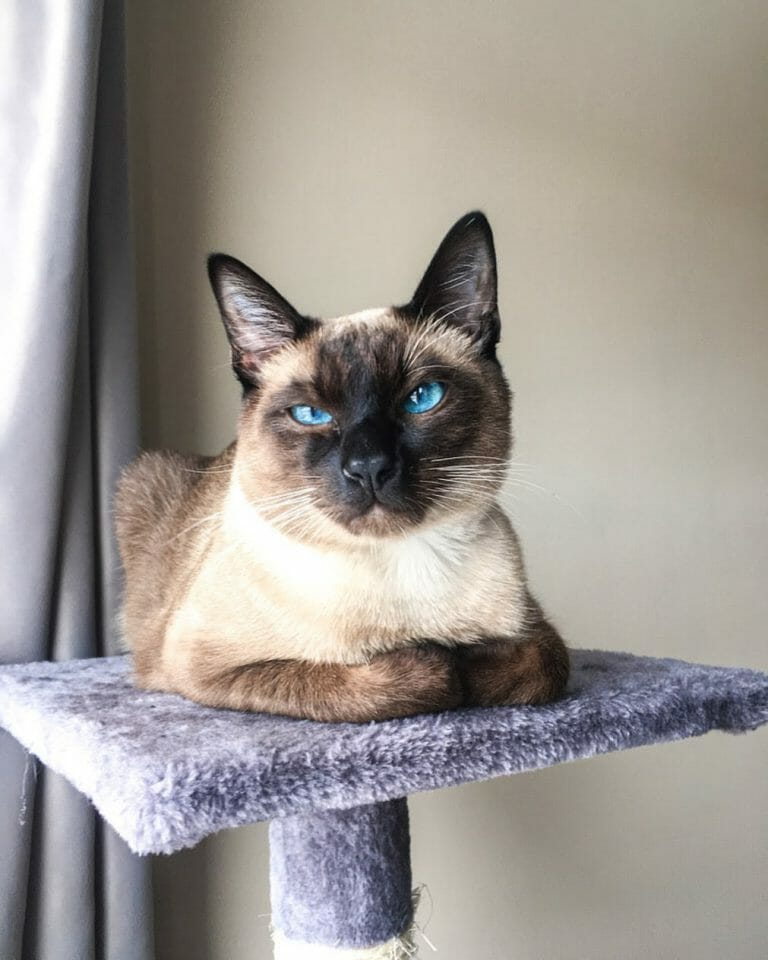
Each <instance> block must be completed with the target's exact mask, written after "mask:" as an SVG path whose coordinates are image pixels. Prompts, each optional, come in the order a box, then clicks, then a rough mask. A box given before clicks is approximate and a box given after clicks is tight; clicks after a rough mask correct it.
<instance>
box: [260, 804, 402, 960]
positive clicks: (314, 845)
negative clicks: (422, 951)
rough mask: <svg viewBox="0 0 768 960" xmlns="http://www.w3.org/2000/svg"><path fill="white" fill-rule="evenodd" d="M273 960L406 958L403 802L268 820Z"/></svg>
mask: <svg viewBox="0 0 768 960" xmlns="http://www.w3.org/2000/svg"><path fill="white" fill-rule="evenodd" d="M269 844H270V884H271V894H272V924H273V936H274V940H275V960H325V958H328V960H330V958H331V957H337V956H338V957H344V958H347V960H369V958H370V960H377V958H384V957H386V958H387V960H390V958H391V960H399V958H401V957H402V958H405V957H407V956H410V955H412V952H413V951H412V948H411V947H410V946H409V942H408V932H409V929H410V926H411V922H412V919H413V907H412V902H411V863H410V835H409V830H408V805H407V802H406V801H405V800H389V801H385V802H383V803H371V804H366V805H365V806H359V807H353V808H352V809H350V810H327V811H321V812H316V813H310V814H306V815H302V816H295V817H285V818H282V819H279V820H273V821H272V823H271V824H270V827H269Z"/></svg>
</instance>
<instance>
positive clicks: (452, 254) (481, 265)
mask: <svg viewBox="0 0 768 960" xmlns="http://www.w3.org/2000/svg"><path fill="white" fill-rule="evenodd" d="M409 308H410V310H411V311H413V312H415V313H416V315H417V316H419V317H422V318H424V319H427V318H429V317H436V318H439V319H442V320H444V321H445V322H446V323H448V324H451V325H452V326H456V327H459V328H460V329H462V330H463V331H464V332H465V333H467V334H468V335H469V336H470V338H471V339H472V340H473V342H474V343H476V344H477V345H478V347H479V348H480V350H481V352H483V353H484V354H486V355H488V356H491V357H493V356H494V355H495V348H496V344H497V343H498V342H499V332H500V322H499V313H498V307H497V303H496V253H495V251H494V248H493V233H492V232H491V226H490V224H489V223H488V221H487V220H486V218H485V216H484V215H483V214H482V213H480V212H479V211H477V210H476V211H474V212H473V213H467V214H466V215H465V216H463V217H462V218H461V220H458V221H457V222H456V223H455V224H454V225H453V226H452V227H451V229H450V230H449V231H448V233H447V234H446V236H445V239H444V240H443V242H442V243H441V244H440V246H439V247H438V250H437V253H436V254H435V255H434V257H433V258H432V262H431V263H430V265H429V266H428V267H427V272H426V273H425V274H424V276H423V278H422V281H421V283H420V284H419V286H418V288H417V290H416V293H415V294H414V295H413V299H412V300H411V302H410V304H409Z"/></svg>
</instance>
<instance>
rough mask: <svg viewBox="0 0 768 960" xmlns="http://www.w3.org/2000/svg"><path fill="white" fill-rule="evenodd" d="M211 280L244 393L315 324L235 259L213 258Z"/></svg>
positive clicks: (209, 272)
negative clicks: (274, 358) (264, 367)
mask: <svg viewBox="0 0 768 960" xmlns="http://www.w3.org/2000/svg"><path fill="white" fill-rule="evenodd" d="M208 276H209V277H210V280H211V286H212V287H213V292H214V294H215V296H216V301H217V303H218V305H219V310H220V311H221V318H222V320H223V321H224V327H225V329H226V331H227V337H229V345H230V347H231V348H232V369H233V370H234V371H235V376H236V377H237V378H238V380H240V381H241V383H242V384H243V386H244V387H246V388H247V387H250V386H255V385H256V384H258V381H259V370H260V368H261V366H262V365H263V363H264V361H265V360H266V359H267V358H268V357H270V356H271V355H272V354H273V353H275V351H276V350H279V349H280V348H281V347H284V346H286V345H287V344H288V343H290V342H291V341H293V340H297V339H298V338H299V337H300V336H302V335H303V334H304V333H306V332H307V329H308V327H309V325H311V323H312V321H311V320H309V319H308V318H306V317H302V316H301V314H300V313H298V311H297V310H295V309H294V308H293V307H292V306H291V305H290V303H288V301H287V300H286V299H285V298H284V297H282V296H281V295H280V294H279V293H278V292H277V290H275V288H274V287H273V286H271V285H270V284H269V283H267V281H266V280H264V279H263V278H262V277H260V276H259V275H258V274H257V273H254V272H253V270H251V268H250V267H247V266H246V265H245V264H244V263H241V262H240V261H239V260H235V258H234V257H228V256H227V255H226V254H223V253H214V254H212V255H211V256H210V257H209V258H208Z"/></svg>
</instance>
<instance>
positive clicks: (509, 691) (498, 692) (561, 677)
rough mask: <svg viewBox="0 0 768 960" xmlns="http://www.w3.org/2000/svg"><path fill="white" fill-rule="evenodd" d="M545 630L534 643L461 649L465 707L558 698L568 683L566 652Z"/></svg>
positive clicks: (554, 637)
mask: <svg viewBox="0 0 768 960" xmlns="http://www.w3.org/2000/svg"><path fill="white" fill-rule="evenodd" d="M548 626H549V625H547V627H548ZM549 630H551V631H552V632H551V634H547V635H546V636H543V635H542V636H537V637H536V638H534V639H528V640H518V641H514V640H503V641H494V642H493V643H489V644H482V645H478V646H473V647H464V648H462V652H461V658H460V668H459V669H460V671H461V675H462V679H463V682H464V689H465V692H466V701H465V702H466V703H467V705H469V706H477V707H498V706H512V705H514V704H543V703H551V702H552V701H553V700H557V699H558V698H559V697H561V696H562V695H563V693H564V692H565V686H566V684H567V682H568V673H569V661H568V651H567V650H566V647H565V644H564V643H563V641H562V640H561V639H560V637H559V636H558V635H557V634H556V633H555V632H554V630H552V628H549Z"/></svg>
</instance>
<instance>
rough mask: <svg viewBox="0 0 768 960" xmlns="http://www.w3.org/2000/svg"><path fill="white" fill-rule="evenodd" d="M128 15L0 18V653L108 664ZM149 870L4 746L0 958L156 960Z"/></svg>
mask: <svg viewBox="0 0 768 960" xmlns="http://www.w3.org/2000/svg"><path fill="white" fill-rule="evenodd" d="M124 72H125V61H124V31H123V9H122V2H112V0H105V2H99V0H81V2H76V0H49V2H43V0H4V2H3V4H2V9H1V10H0V111H2V112H1V113H0V137H1V138H2V139H0V182H1V184H2V185H1V187H0V189H2V209H0V244H2V247H1V248H0V277H2V282H1V283H0V292H1V293H2V317H1V319H0V659H1V660H2V661H3V662H6V663H11V662H18V661H23V660H39V659H45V658H53V659H57V660H59V659H67V658H70V657H90V656H98V655H100V654H107V653H112V652H115V651H116V636H115V613H116V602H117V593H118V586H119V584H118V577H119V567H118V564H117V560H116V555H115V546H114V542H113V539H112V524H111V517H110V512H111V511H110V501H111V492H112V489H113V485H114V481H115V477H116V475H117V472H118V471H119V469H120V467H121V465H122V464H123V463H125V462H126V461H127V460H128V459H130V458H131V457H132V456H133V454H134V453H135V449H136V445H137V402H136V390H137V376H136V341H135V327H134V310H133V299H132V296H133V294H132V290H133V273H132V262H131V248H130V242H129V230H128V204H127V163H126V144H125V76H124ZM149 866H150V864H149V861H148V860H141V859H139V858H138V857H135V856H134V855H132V854H131V853H130V851H129V850H128V848H127V847H126V846H125V844H124V843H123V841H122V840H120V839H119V838H118V837H117V836H116V835H115V834H114V833H113V832H112V831H111V830H110V829H109V828H107V827H106V826H105V824H104V823H103V822H102V821H101V820H100V818H98V816H97V815H96V814H95V813H94V811H93V809H92V808H91V807H90V806H89V804H88V803H87V802H86V801H85V800H84V798H82V797H81V796H80V795H79V794H78V793H77V792H76V791H75V790H74V789H73V788H72V787H70V786H69V785H68V784H67V783H66V782H65V781H63V780H61V779H60V778H59V777H57V776H55V775H53V774H51V773H50V772H49V771H46V770H42V769H38V767H37V765H36V764H35V762H34V761H32V760H31V759H30V758H29V757H28V756H27V755H26V754H25V753H24V751H23V750H22V749H21V748H20V747H19V746H18V744H16V742H15V741H14V740H12V739H11V738H10V737H9V736H8V735H7V734H4V733H3V734H0V958H2V960H90V958H94V960H96V958H99V960H149V958H151V957H152V956H153V946H152V912H151V891H150V879H149V878H150V873H149Z"/></svg>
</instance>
